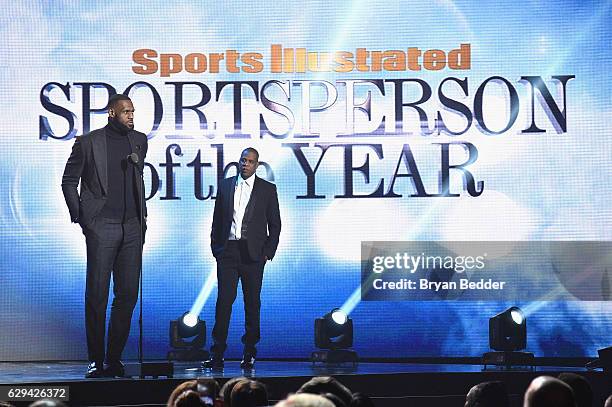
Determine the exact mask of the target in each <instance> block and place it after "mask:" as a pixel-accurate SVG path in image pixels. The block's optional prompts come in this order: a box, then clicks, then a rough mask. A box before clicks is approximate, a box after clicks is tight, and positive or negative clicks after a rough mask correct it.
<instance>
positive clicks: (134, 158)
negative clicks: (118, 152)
mask: <svg viewBox="0 0 612 407" xmlns="http://www.w3.org/2000/svg"><path fill="white" fill-rule="evenodd" d="M127 160H128V162H129V163H131V164H134V165H136V164H138V163H139V162H140V157H138V154H136V153H132V154H129V155H128V156H127Z"/></svg>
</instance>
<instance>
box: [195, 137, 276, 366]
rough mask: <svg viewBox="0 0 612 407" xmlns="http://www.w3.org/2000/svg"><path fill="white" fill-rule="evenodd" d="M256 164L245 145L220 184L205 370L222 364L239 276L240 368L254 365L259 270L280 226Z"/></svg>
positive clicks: (272, 193)
mask: <svg viewBox="0 0 612 407" xmlns="http://www.w3.org/2000/svg"><path fill="white" fill-rule="evenodd" d="M258 165H259V153H258V152H257V150H255V149H254V148H247V149H245V150H244V151H243V152H242V155H241V157H240V161H239V163H238V172H239V175H237V176H235V177H232V178H226V179H224V180H223V181H221V182H220V183H219V188H218V192H217V199H216V201H215V209H214V214H213V223H212V231H211V234H210V246H211V249H212V253H213V256H215V259H216V260H217V282H218V296H217V305H216V309H215V327H214V329H213V332H212V337H213V345H212V347H211V358H210V359H209V360H207V361H205V362H204V363H203V367H204V368H222V367H223V364H224V360H223V353H224V352H225V349H226V348H227V344H226V341H227V331H228V328H229V321H230V316H231V313H232V305H233V304H234V300H235V299H236V291H237V288H238V280H241V281H242V293H243V296H244V308H245V330H246V332H245V334H244V335H243V336H242V343H243V344H244V352H243V358H242V362H241V364H240V366H241V367H242V368H243V369H251V368H253V365H254V363H255V356H256V354H257V349H256V347H255V346H256V345H257V342H259V338H260V333H259V310H260V308H261V301H260V293H261V284H262V280H263V271H264V266H265V264H266V262H267V261H268V260H272V258H273V257H274V254H275V253H276V248H277V247H278V239H279V235H280V230H281V219H280V211H279V208H278V195H277V193H276V186H275V185H274V184H272V183H270V182H268V181H265V180H263V179H261V178H259V177H257V176H256V175H255V170H256V169H257V166H258Z"/></svg>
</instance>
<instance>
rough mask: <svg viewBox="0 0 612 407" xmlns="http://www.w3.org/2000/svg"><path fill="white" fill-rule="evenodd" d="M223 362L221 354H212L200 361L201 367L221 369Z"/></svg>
mask: <svg viewBox="0 0 612 407" xmlns="http://www.w3.org/2000/svg"><path fill="white" fill-rule="evenodd" d="M224 364H225V360H224V359H223V356H219V355H214V354H213V355H212V356H211V357H210V359H207V360H205V361H204V362H202V369H223V366H224Z"/></svg>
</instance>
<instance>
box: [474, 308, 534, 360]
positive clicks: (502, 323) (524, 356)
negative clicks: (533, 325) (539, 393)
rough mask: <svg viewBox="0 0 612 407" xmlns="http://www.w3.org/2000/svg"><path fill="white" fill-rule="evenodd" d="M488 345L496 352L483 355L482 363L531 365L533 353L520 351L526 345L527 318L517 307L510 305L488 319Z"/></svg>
mask: <svg viewBox="0 0 612 407" xmlns="http://www.w3.org/2000/svg"><path fill="white" fill-rule="evenodd" d="M489 346H490V347H491V349H493V350H495V351H496V352H487V353H485V354H484V355H483V357H482V359H483V364H484V365H485V368H486V366H487V365H498V366H506V367H507V368H510V366H513V365H514V366H531V367H532V368H533V361H534V357H533V353H530V352H521V351H522V350H524V349H525V348H526V347H527V318H525V314H524V313H523V311H522V310H521V309H520V308H519V307H510V308H508V309H507V310H505V311H504V312H501V313H499V314H497V315H495V316H494V317H492V318H490V319H489Z"/></svg>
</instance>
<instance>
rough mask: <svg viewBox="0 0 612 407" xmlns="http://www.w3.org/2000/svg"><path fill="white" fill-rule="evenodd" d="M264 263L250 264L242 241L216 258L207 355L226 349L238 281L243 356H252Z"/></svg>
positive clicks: (257, 334)
mask: <svg viewBox="0 0 612 407" xmlns="http://www.w3.org/2000/svg"><path fill="white" fill-rule="evenodd" d="M265 264H266V261H265V260H264V259H263V258H261V259H259V260H252V259H251V258H250V256H249V254H248V249H247V242H246V240H238V241H236V240H229V241H228V242H227V244H226V246H225V248H224V250H223V252H222V253H221V254H220V255H219V257H218V258H217V285H218V296H217V304H216V308H215V326H214V328H213V332H212V337H213V342H214V343H213V346H212V347H211V352H212V353H214V354H216V355H223V353H224V352H225V349H226V348H227V333H228V329H229V322H230V317H231V314H232V305H233V304H234V301H235V300H236V293H237V290H238V280H240V281H241V283H242V295H243V298H244V316H245V324H244V327H245V333H244V335H243V336H242V343H243V344H244V353H245V354H250V355H253V356H255V355H256V353H257V349H256V347H255V346H256V345H257V343H258V342H259V339H260V327H259V313H260V308H261V300H260V294H261V284H262V280H263V271H264V266H265Z"/></svg>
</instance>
